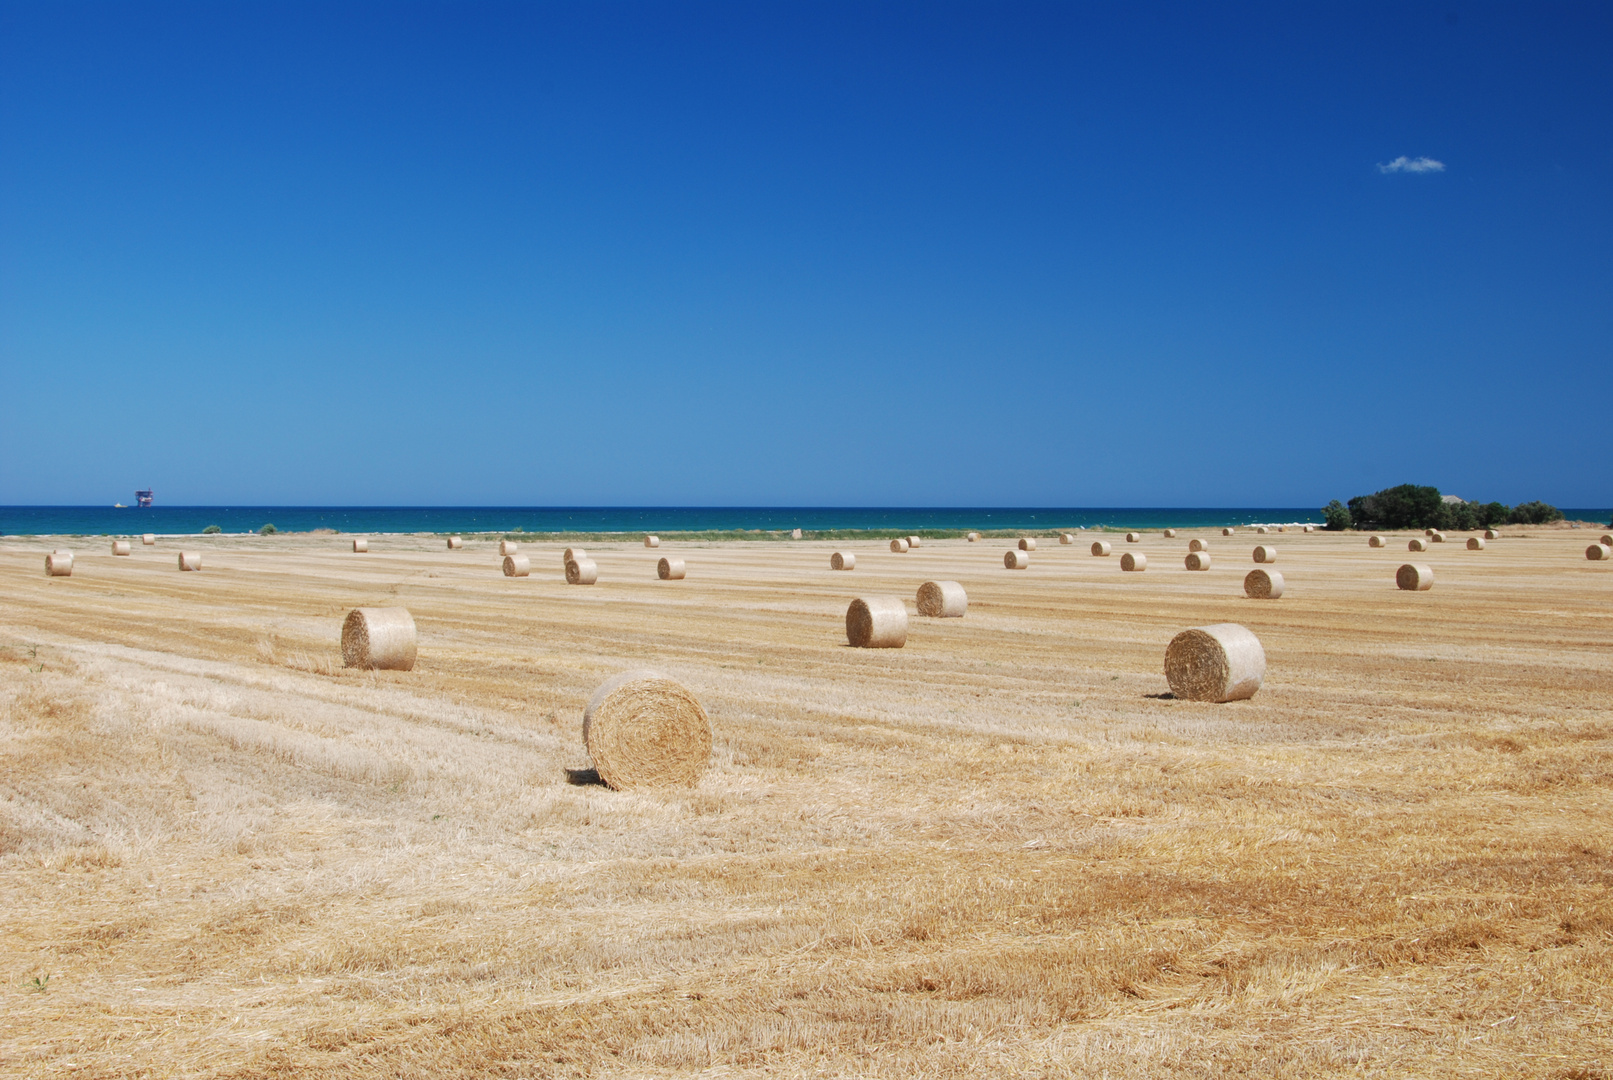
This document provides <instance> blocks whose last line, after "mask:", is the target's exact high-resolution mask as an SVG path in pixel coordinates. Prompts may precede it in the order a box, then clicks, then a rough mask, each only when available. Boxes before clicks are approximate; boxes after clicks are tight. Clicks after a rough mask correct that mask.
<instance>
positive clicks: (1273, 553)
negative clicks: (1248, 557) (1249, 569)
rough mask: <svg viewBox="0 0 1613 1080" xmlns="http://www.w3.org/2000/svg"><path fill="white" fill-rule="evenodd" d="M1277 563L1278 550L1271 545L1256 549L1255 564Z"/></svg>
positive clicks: (1263, 545) (1262, 545)
mask: <svg viewBox="0 0 1613 1080" xmlns="http://www.w3.org/2000/svg"><path fill="white" fill-rule="evenodd" d="M1276 561H1277V549H1276V548H1274V547H1272V546H1271V545H1269V544H1261V545H1260V546H1259V547H1257V548H1255V562H1258V563H1272V562H1276Z"/></svg>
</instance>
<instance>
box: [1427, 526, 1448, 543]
mask: <svg viewBox="0 0 1613 1080" xmlns="http://www.w3.org/2000/svg"><path fill="white" fill-rule="evenodd" d="M1428 542H1429V543H1430V544H1443V543H1444V542H1445V534H1444V533H1442V532H1440V531H1439V530H1438V529H1433V530H1431V531H1430V532H1429V534H1428Z"/></svg>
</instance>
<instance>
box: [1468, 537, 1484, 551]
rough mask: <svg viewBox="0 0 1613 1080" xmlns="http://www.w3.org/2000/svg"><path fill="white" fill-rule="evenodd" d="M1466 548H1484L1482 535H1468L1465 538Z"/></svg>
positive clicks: (1479, 549) (1478, 549)
mask: <svg viewBox="0 0 1613 1080" xmlns="http://www.w3.org/2000/svg"><path fill="white" fill-rule="evenodd" d="M1467 550H1469V551H1483V550H1484V538H1483V537H1482V536H1470V537H1468V538H1467Z"/></svg>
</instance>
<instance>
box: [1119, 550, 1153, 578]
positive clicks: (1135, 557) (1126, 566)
mask: <svg viewBox="0 0 1613 1080" xmlns="http://www.w3.org/2000/svg"><path fill="white" fill-rule="evenodd" d="M1120 569H1122V570H1125V571H1127V572H1128V573H1129V572H1132V571H1136V570H1147V569H1148V556H1147V555H1144V554H1143V553H1142V552H1140V551H1137V552H1131V551H1128V552H1126V553H1125V554H1124V555H1122V556H1120Z"/></svg>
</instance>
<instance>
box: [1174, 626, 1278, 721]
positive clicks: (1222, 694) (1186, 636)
mask: <svg viewBox="0 0 1613 1080" xmlns="http://www.w3.org/2000/svg"><path fill="white" fill-rule="evenodd" d="M1265 678H1266V650H1265V649H1263V648H1261V647H1260V639H1259V638H1257V637H1255V636H1254V634H1252V633H1250V632H1249V630H1248V629H1247V628H1245V627H1242V626H1239V625H1238V624H1237V623H1216V624H1215V625H1214V626H1198V627H1194V628H1193V629H1192V630H1183V631H1182V632H1181V633H1180V634H1177V635H1176V636H1175V637H1174V638H1172V639H1171V643H1170V645H1168V646H1166V648H1165V679H1166V681H1168V682H1169V683H1170V684H1171V693H1173V694H1175V695H1176V696H1177V697H1179V698H1182V699H1184V700H1186V701H1216V702H1221V701H1242V700H1243V699H1245V698H1252V697H1254V696H1255V691H1256V690H1259V689H1260V684H1261V683H1262V682H1263V681H1265Z"/></svg>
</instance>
